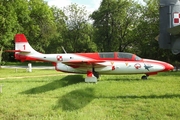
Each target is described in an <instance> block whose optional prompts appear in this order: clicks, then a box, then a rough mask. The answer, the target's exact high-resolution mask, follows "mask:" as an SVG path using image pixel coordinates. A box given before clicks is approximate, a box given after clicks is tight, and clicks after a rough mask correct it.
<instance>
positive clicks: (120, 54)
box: [99, 52, 141, 61]
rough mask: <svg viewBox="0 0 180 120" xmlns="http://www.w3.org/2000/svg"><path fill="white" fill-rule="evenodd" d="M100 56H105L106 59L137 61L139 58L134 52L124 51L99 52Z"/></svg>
mask: <svg viewBox="0 0 180 120" xmlns="http://www.w3.org/2000/svg"><path fill="white" fill-rule="evenodd" d="M99 57H100V58H104V59H105V58H106V59H113V58H114V59H122V60H134V61H138V60H141V58H140V57H138V56H137V55H135V54H132V53H125V52H102V53H99Z"/></svg>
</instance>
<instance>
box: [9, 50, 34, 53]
mask: <svg viewBox="0 0 180 120" xmlns="http://www.w3.org/2000/svg"><path fill="white" fill-rule="evenodd" d="M6 52H20V53H31V51H25V50H6Z"/></svg>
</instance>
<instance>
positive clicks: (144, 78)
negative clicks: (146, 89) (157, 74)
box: [141, 75, 149, 80]
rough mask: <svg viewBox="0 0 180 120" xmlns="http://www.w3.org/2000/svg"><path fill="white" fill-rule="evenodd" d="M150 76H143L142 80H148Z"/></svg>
mask: <svg viewBox="0 0 180 120" xmlns="http://www.w3.org/2000/svg"><path fill="white" fill-rule="evenodd" d="M148 76H149V75H143V76H142V77H141V79H142V80H147V78H148Z"/></svg>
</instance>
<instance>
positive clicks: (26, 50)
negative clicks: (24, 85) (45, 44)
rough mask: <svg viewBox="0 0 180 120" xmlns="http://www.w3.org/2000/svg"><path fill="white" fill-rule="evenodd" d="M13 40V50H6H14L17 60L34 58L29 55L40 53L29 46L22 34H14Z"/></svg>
mask: <svg viewBox="0 0 180 120" xmlns="http://www.w3.org/2000/svg"><path fill="white" fill-rule="evenodd" d="M14 42H15V50H7V52H15V54H14V56H15V59H17V60H21V61H27V60H36V59H34V58H33V57H31V56H32V55H34V54H40V53H39V52H37V51H35V50H34V49H33V48H32V47H31V46H30V44H29V42H28V41H27V39H26V37H25V35H24V34H16V35H15V41H14Z"/></svg>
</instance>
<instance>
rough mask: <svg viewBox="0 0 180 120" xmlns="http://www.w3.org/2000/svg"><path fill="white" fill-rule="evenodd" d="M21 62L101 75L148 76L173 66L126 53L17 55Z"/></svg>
mask: <svg viewBox="0 0 180 120" xmlns="http://www.w3.org/2000/svg"><path fill="white" fill-rule="evenodd" d="M16 59H19V60H21V61H27V60H29V61H48V62H52V63H53V64H54V65H55V68H56V70H57V71H63V72H71V73H86V72H87V70H89V69H91V68H92V67H93V68H94V71H96V72H98V73H100V74H146V75H152V74H157V73H158V72H163V71H169V70H172V69H173V66H172V65H171V64H169V63H166V62H162V61H157V60H150V59H142V58H140V57H138V56H137V55H135V54H131V53H124V52H104V53H103V52H102V53H68V54H41V53H38V54H37V53H34V54H32V53H30V54H29V55H28V54H26V55H23V53H21V54H16Z"/></svg>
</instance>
